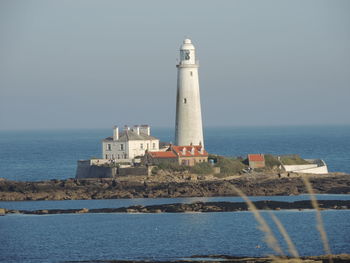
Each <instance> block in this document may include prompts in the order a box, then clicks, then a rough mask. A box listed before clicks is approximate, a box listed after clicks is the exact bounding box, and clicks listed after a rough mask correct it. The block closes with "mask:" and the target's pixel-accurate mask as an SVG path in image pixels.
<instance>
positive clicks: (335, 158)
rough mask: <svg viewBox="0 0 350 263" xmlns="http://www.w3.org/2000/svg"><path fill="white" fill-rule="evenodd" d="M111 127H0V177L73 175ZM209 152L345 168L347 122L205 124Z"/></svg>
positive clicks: (165, 133) (158, 131)
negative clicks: (288, 157) (317, 161)
mask: <svg viewBox="0 0 350 263" xmlns="http://www.w3.org/2000/svg"><path fill="white" fill-rule="evenodd" d="M151 133H152V135H154V136H156V137H158V138H159V139H160V140H161V141H164V142H171V141H174V139H173V138H174V129H173V128H152V130H151ZM111 135H112V128H111V129H80V130H28V131H25V130H23V131H0V177H2V178H6V179H9V180H18V181H41V180H50V179H67V178H74V176H75V172H76V164H77V160H84V159H90V158H92V157H100V158H101V157H102V153H101V152H102V147H101V140H102V139H104V138H106V137H108V136H111ZM204 137H205V139H204V140H205V148H206V150H207V151H208V152H209V153H214V154H220V155H224V156H242V157H246V155H247V154H249V153H265V154H267V153H270V154H276V155H283V154H299V155H300V156H301V157H302V158H306V159H312V158H317V159H323V160H324V161H325V162H326V163H327V165H328V168H329V171H330V172H345V173H349V174H350V125H348V126H341V125H339V126H282V127H208V128H205V129H204Z"/></svg>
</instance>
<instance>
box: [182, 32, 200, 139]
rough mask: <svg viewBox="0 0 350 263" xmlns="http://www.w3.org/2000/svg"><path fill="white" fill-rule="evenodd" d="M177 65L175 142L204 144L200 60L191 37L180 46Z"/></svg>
mask: <svg viewBox="0 0 350 263" xmlns="http://www.w3.org/2000/svg"><path fill="white" fill-rule="evenodd" d="M176 67H177V96H176V123H175V144H176V145H178V146H185V145H191V144H192V145H202V146H204V141H203V127H202V113H201V102H200V95H199V80H198V62H197V61H196V55H195V48H194V46H193V44H192V41H191V40H190V39H185V40H184V41H183V44H182V45H181V47H180V62H179V64H178V65H176Z"/></svg>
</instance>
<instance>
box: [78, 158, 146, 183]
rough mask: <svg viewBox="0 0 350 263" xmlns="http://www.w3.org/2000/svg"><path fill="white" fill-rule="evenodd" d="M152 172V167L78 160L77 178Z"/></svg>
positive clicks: (113, 176)
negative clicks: (110, 165) (103, 164)
mask: <svg viewBox="0 0 350 263" xmlns="http://www.w3.org/2000/svg"><path fill="white" fill-rule="evenodd" d="M150 174H151V167H125V168H122V167H108V166H100V165H92V164H91V161H90V160H81V161H78V164H77V171H76V175H75V178H76V179H84V178H116V177H117V176H129V175H145V176H148V175H150Z"/></svg>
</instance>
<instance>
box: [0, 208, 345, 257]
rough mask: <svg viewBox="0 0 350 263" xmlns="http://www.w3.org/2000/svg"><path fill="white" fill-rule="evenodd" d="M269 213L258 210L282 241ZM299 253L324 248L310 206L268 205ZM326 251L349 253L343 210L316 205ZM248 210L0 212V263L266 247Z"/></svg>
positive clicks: (239, 252) (235, 252)
mask: <svg viewBox="0 0 350 263" xmlns="http://www.w3.org/2000/svg"><path fill="white" fill-rule="evenodd" d="M268 213H269V212H266V211H265V212H262V214H263V216H264V217H265V218H266V219H267V220H268V223H269V225H270V226H271V227H272V229H273V231H274V233H275V234H276V236H277V238H278V239H279V240H280V243H281V246H282V247H283V249H284V251H286V253H287V247H286V245H285V243H284V242H283V240H282V237H281V236H280V234H278V233H277V230H276V227H275V226H274V225H273V224H272V222H271V219H270V217H269V214H268ZM273 213H274V214H275V215H276V216H277V217H278V218H279V219H280V221H281V222H282V223H283V224H284V226H285V228H286V230H287V232H288V233H289V234H290V237H291V239H292V240H293V242H294V243H295V245H296V247H297V249H298V251H299V253H300V254H301V255H320V254H324V252H323V249H322V242H321V241H320V238H319V233H318V232H317V230H316V226H315V213H314V211H312V210H306V211H303V212H299V211H294V210H293V211H274V212H273ZM322 216H323V220H324V224H325V227H326V230H327V233H328V237H329V241H330V247H331V251H332V252H333V253H335V254H340V253H349V252H350V235H349V233H350V220H349V219H350V211H349V210H327V211H322ZM257 227H258V226H257V223H256V221H255V219H254V217H253V215H252V213H251V212H234V213H179V214H167V213H163V214H162V213H161V214H117V213H115V214H62V215H43V216H37V215H9V216H3V217H0V244H1V246H0V262H65V261H75V260H76V261H84V260H86V261H97V260H113V259H129V260H147V259H148V260H152V259H153V260H176V259H181V258H185V257H189V256H192V255H209V254H225V255H232V256H264V255H266V254H269V253H272V251H271V249H270V248H268V247H267V245H266V244H265V243H264V241H263V234H262V233H261V232H260V231H259V230H258V229H257Z"/></svg>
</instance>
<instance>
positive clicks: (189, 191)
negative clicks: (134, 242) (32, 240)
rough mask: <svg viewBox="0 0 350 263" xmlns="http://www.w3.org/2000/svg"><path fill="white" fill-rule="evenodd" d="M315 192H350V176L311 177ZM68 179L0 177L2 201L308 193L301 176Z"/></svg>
mask: <svg viewBox="0 0 350 263" xmlns="http://www.w3.org/2000/svg"><path fill="white" fill-rule="evenodd" d="M308 178H309V181H310V183H311V185H312V187H313V189H314V192H315V193H316V194H350V175H318V176H308ZM133 179H134V180H125V178H117V179H66V180H49V181H38V182H21V181H9V180H0V201H26V200H28V201H36V200H92V199H129V198H177V197H215V196H220V197H225V196H238V195H237V193H236V192H235V190H234V189H233V187H232V186H235V187H237V188H239V189H240V190H241V191H243V192H244V193H245V194H246V195H247V196H282V195H284V196H288V195H300V194H307V193H308V191H307V189H306V187H305V185H304V183H303V180H302V178H301V177H290V178H289V177H283V178H278V176H271V175H256V176H254V177H247V176H241V177H237V178H234V179H229V180H223V179H220V180H219V179H218V180H211V181H208V180H196V181H191V180H189V181H181V182H176V181H169V182H157V181H156V178H155V177H154V176H153V177H149V178H144V177H141V178H136V179H135V178H133Z"/></svg>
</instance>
